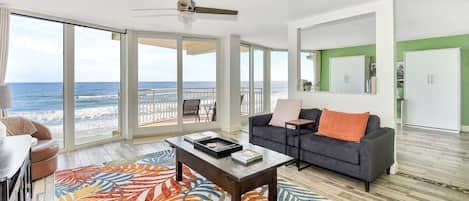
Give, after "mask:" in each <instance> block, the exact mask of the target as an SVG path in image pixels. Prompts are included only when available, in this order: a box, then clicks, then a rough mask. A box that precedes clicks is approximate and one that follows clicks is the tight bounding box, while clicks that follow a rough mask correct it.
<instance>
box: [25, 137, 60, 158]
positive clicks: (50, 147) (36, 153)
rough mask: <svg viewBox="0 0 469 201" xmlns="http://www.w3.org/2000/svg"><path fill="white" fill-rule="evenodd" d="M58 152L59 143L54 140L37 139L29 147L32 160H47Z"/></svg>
mask: <svg viewBox="0 0 469 201" xmlns="http://www.w3.org/2000/svg"><path fill="white" fill-rule="evenodd" d="M58 152H59V145H58V144H57V142H56V141H54V140H39V141H38V143H37V145H35V146H33V147H32V148H31V158H32V162H33V163H35V162H39V161H43V160H47V159H49V158H51V157H53V156H55V155H57V153H58Z"/></svg>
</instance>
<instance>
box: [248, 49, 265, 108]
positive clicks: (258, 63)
mask: <svg viewBox="0 0 469 201" xmlns="http://www.w3.org/2000/svg"><path fill="white" fill-rule="evenodd" d="M253 59H254V61H253V67H252V68H253V71H252V72H253V74H254V75H253V76H252V78H253V83H252V86H253V87H252V89H251V90H252V95H253V96H252V97H253V98H254V99H253V103H252V104H253V105H252V107H253V108H252V113H253V114H259V113H263V112H264V50H263V49H260V48H255V49H254V57H253Z"/></svg>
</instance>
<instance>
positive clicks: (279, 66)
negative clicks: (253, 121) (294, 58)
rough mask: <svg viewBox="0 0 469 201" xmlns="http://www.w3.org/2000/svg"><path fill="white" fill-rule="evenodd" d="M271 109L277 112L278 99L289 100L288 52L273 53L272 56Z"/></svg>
mask: <svg viewBox="0 0 469 201" xmlns="http://www.w3.org/2000/svg"><path fill="white" fill-rule="evenodd" d="M270 80H271V82H270V96H271V97H270V107H271V111H274V110H275V105H276V104H277V101H278V99H288V52H287V51H272V52H271V56H270Z"/></svg>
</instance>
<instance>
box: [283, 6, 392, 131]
mask: <svg viewBox="0 0 469 201" xmlns="http://www.w3.org/2000/svg"><path fill="white" fill-rule="evenodd" d="M370 13H376V55H377V66H378V69H377V87H378V88H377V93H376V94H375V95H367V94H332V93H327V92H317V93H310V92H300V91H297V80H298V77H299V75H298V66H299V64H300V63H299V57H298V54H299V48H300V44H301V41H300V35H299V31H298V30H299V29H301V28H308V27H311V26H314V25H319V24H323V23H326V22H330V21H334V20H339V19H344V18H349V17H353V16H358V15H364V14H370ZM288 29H289V30H288V43H289V47H288V52H289V53H288V58H289V59H288V60H289V61H288V63H289V64H288V65H289V75H288V78H289V82H288V87H289V98H291V99H301V100H303V106H304V107H306V108H326V107H327V108H329V109H332V110H339V111H344V112H366V111H369V112H371V113H373V114H376V115H379V116H380V117H381V123H382V126H386V127H395V123H394V111H395V110H394V107H395V103H394V94H395V93H394V80H395V76H394V56H395V26H394V0H380V1H379V2H375V3H370V4H364V5H360V6H356V7H350V8H346V9H341V10H336V11H333V12H329V13H324V14H322V15H316V16H312V17H309V18H305V19H302V20H298V21H295V22H292V23H290V24H289V27H288Z"/></svg>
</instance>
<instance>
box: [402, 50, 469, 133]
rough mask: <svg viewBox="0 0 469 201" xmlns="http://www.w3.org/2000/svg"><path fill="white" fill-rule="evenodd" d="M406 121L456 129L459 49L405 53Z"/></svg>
mask: <svg viewBox="0 0 469 201" xmlns="http://www.w3.org/2000/svg"><path fill="white" fill-rule="evenodd" d="M405 65H406V67H405V68H406V69H405V85H404V87H405V92H404V93H405V97H406V100H407V107H406V110H407V111H406V114H407V115H406V118H405V119H406V124H407V125H410V126H419V127H427V128H436V129H444V130H450V131H459V130H460V99H461V98H460V50H459V49H442V50H427V51H417V52H407V53H406V54H405Z"/></svg>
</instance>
